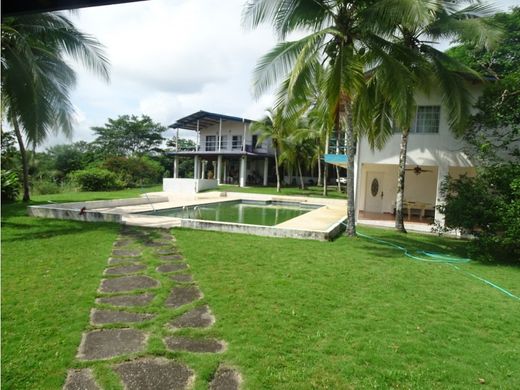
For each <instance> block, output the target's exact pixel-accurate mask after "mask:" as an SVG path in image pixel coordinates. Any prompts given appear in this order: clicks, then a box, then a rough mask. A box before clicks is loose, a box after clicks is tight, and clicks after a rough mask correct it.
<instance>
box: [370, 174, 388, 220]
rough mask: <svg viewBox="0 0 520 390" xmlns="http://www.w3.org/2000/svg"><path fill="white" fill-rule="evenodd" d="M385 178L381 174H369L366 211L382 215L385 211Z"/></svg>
mask: <svg viewBox="0 0 520 390" xmlns="http://www.w3.org/2000/svg"><path fill="white" fill-rule="evenodd" d="M383 178H384V174H383V173H381V172H367V188H366V191H365V211H369V212H372V213H380V212H381V211H382V210H383V197H384V193H383Z"/></svg>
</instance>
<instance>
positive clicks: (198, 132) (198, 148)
mask: <svg viewBox="0 0 520 390" xmlns="http://www.w3.org/2000/svg"><path fill="white" fill-rule="evenodd" d="M197 150H200V126H199V120H198V119H197Z"/></svg>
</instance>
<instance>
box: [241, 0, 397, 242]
mask: <svg viewBox="0 0 520 390" xmlns="http://www.w3.org/2000/svg"><path fill="white" fill-rule="evenodd" d="M374 4H377V1H375V0H357V1H356V0H351V1H347V0H312V1H303V0H302V1H294V0H252V1H249V2H248V3H247V5H246V7H245V9H244V13H243V23H244V25H246V26H248V27H252V28H254V27H257V26H258V25H260V24H261V23H264V22H269V23H272V25H273V27H274V29H275V31H276V33H277V34H278V36H279V38H280V39H282V40H284V39H286V38H287V36H288V34H290V33H292V32H296V31H305V32H306V33H307V35H306V36H305V37H303V38H301V39H299V40H296V41H282V42H281V43H279V44H278V45H276V46H275V47H274V48H273V49H272V50H271V51H270V52H269V53H267V54H265V55H264V56H263V57H262V58H261V59H260V61H259V62H258V64H257V67H256V69H255V73H254V89H255V93H256V94H257V95H261V94H262V93H264V92H266V91H267V90H268V89H269V88H270V87H271V86H273V85H275V84H276V83H277V82H278V81H279V80H283V82H282V84H281V86H280V88H279V92H278V99H277V105H278V106H283V105H284V104H285V103H286V102H288V101H291V100H293V99H295V100H304V99H305V96H306V95H307V94H308V91H309V90H310V88H311V85H312V82H311V80H312V77H313V73H314V72H315V69H316V68H318V67H320V66H322V64H325V65H326V69H327V70H326V75H325V82H324V93H325V96H326V99H327V101H328V109H329V112H330V115H331V117H333V118H334V123H335V128H336V129H338V131H341V132H342V131H345V133H346V139H347V148H346V153H347V155H348V162H347V201H348V209H347V235H349V236H355V235H356V226H355V209H354V155H355V153H356V147H355V145H356V143H355V132H354V126H353V125H354V124H353V117H352V103H353V100H354V99H355V96H356V94H357V92H358V90H359V89H360V88H361V87H362V86H363V84H364V83H365V76H364V66H365V58H368V57H367V54H371V55H372V56H373V58H376V57H377V58H379V60H380V61H381V62H382V63H383V64H384V65H385V66H392V65H391V64H392V62H393V59H392V58H391V57H389V56H387V55H385V52H384V50H382V42H383V41H384V40H383V39H381V38H380V37H379V35H378V34H380V33H381V32H382V26H383V27H384V25H383V24H382V23H381V21H379V20H377V19H375V18H374V17H373V13H371V12H370V11H371V8H372V7H373V6H374ZM391 16H392V15H391ZM392 17H393V16H392Z"/></svg>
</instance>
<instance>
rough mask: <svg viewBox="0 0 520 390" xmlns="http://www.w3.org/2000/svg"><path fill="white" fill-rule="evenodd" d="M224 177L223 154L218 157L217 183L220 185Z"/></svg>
mask: <svg viewBox="0 0 520 390" xmlns="http://www.w3.org/2000/svg"><path fill="white" fill-rule="evenodd" d="M221 178H222V155H220V154H219V156H218V157H217V184H218V185H220V181H221Z"/></svg>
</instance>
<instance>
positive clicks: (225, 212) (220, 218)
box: [141, 200, 319, 226]
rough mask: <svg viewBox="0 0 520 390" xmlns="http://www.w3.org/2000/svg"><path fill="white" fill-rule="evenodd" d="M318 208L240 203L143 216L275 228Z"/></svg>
mask: <svg viewBox="0 0 520 390" xmlns="http://www.w3.org/2000/svg"><path fill="white" fill-rule="evenodd" d="M318 207H319V206H315V205H308V204H305V205H304V204H300V203H292V202H277V201H266V202H257V201H248V200H240V201H226V202H218V203H210V204H201V205H197V206H185V207H177V208H171V209H162V210H156V211H146V212H143V213H141V214H145V215H154V216H162V217H175V218H183V219H198V220H203V221H216V222H235V223H242V224H246V225H262V226H275V225H278V224H280V223H282V222H285V221H287V220H289V219H292V218H295V217H298V216H300V215H302V214H305V213H308V212H309V211H311V210H314V209H316V208H318Z"/></svg>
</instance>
